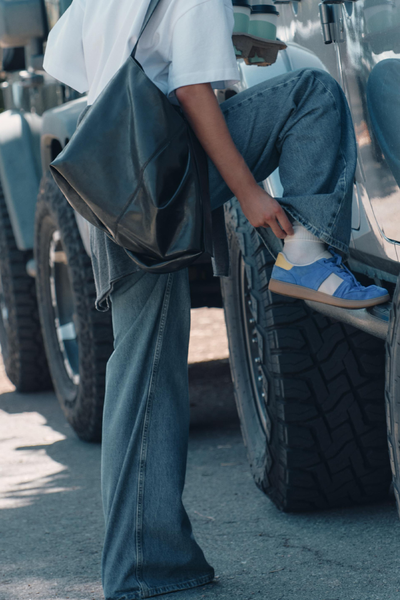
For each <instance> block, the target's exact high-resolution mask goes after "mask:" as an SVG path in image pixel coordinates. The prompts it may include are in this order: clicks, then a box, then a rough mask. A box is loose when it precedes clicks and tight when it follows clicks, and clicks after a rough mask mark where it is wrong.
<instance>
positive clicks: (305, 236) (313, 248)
mask: <svg viewBox="0 0 400 600" xmlns="http://www.w3.org/2000/svg"><path fill="white" fill-rule="evenodd" d="M293 229H294V235H288V236H286V238H285V241H284V245H283V253H284V255H285V256H286V258H287V260H288V261H289V262H291V263H292V264H294V265H298V266H299V265H308V264H310V263H313V262H315V261H316V260H318V259H320V258H322V257H323V256H325V257H326V258H329V257H330V256H331V254H330V253H329V252H328V251H327V249H326V245H325V243H324V242H321V240H320V239H318V238H317V236H316V235H314V234H313V233H311V231H308V229H306V228H305V227H303V225H301V224H300V223H299V222H298V221H295V222H294V223H293Z"/></svg>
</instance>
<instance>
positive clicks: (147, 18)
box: [131, 0, 161, 58]
mask: <svg viewBox="0 0 400 600" xmlns="http://www.w3.org/2000/svg"><path fill="white" fill-rule="evenodd" d="M160 1H161V0H150V4H149V7H148V9H147V12H146V14H145V16H144V19H143V25H142V28H141V30H140V33H139V35H138V39H137V41H136V44H135V46H134V48H133V50H132V52H131V56H132V58H135V54H136V50H137V47H138V43H139V40H140V38H141V36H142V33H143V31H144V30H145V29H146V27H147V24H148V22H149V21H150V19H151V17H152V16H153V13H154V11H155V10H156V8H157V6H158V5H159V4H160Z"/></svg>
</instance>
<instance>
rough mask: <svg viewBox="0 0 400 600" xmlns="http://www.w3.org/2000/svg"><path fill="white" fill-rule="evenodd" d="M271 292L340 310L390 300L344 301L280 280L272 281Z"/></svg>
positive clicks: (387, 298) (381, 298)
mask: <svg viewBox="0 0 400 600" xmlns="http://www.w3.org/2000/svg"><path fill="white" fill-rule="evenodd" d="M268 289H269V291H270V292H274V294H280V295H281V296H290V297H291V298H299V299H300V300H312V301H313V302H321V303H322V304H330V305H331V306H339V307H340V308H354V309H356V308H369V307H370V306H376V305H377V304H384V303H385V302H388V301H389V300H390V296H389V294H386V295H385V296H379V297H378V298H369V299H368V300H344V299H343V298H336V297H335V296H329V294H324V293H323V292H316V291H315V290H311V289H310V288H306V287H303V286H301V285H296V284H294V283H285V282H284V281H279V280H278V279H271V280H270V282H269V285H268Z"/></svg>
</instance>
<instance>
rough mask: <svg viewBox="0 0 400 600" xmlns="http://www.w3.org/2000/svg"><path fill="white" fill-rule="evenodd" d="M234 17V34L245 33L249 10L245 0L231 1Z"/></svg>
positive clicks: (248, 20) (247, 25) (247, 28)
mask: <svg viewBox="0 0 400 600" xmlns="http://www.w3.org/2000/svg"><path fill="white" fill-rule="evenodd" d="M232 4H233V14H234V17H235V25H234V28H233V32H234V33H247V32H248V30H249V22H250V14H251V8H250V4H249V3H248V1H247V0H232Z"/></svg>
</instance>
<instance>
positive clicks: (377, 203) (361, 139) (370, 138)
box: [277, 0, 400, 281]
mask: <svg viewBox="0 0 400 600" xmlns="http://www.w3.org/2000/svg"><path fill="white" fill-rule="evenodd" d="M397 1H398V0H397ZM368 3H369V4H368ZM372 4H374V8H376V7H379V6H382V5H384V4H385V2H384V0H373V1H371V0H359V1H358V2H345V3H344V4H338V5H331V6H334V8H335V19H336V21H337V23H336V25H337V27H338V29H339V30H340V36H339V37H340V40H341V41H338V42H337V43H332V44H329V45H325V44H324V41H323V38H322V31H321V22H320V17H319V12H318V4H317V2H315V0H302V1H301V2H292V3H291V4H284V5H280V13H281V14H280V24H279V27H278V33H277V35H278V37H279V38H280V39H282V40H283V41H284V42H286V43H288V44H291V43H295V44H298V45H299V46H300V47H302V48H305V49H307V50H308V51H309V52H311V53H313V54H315V56H317V57H318V58H319V59H320V60H321V61H322V63H323V64H324V67H325V68H326V69H327V70H328V71H329V73H330V74H331V75H332V76H333V77H335V79H336V80H337V81H338V82H339V83H340V84H341V86H342V88H343V90H344V92H345V94H346V96H347V99H348V102H349V106H350V110H351V112H352V117H353V122H354V127H355V133H356V138H357V145H358V153H359V156H358V165H357V171H356V186H355V193H354V199H353V219H352V241H351V252H350V256H351V257H350V265H351V267H352V268H353V269H354V270H356V271H358V272H363V273H365V274H366V275H368V276H371V274H373V273H375V276H376V277H377V276H378V274H379V275H380V278H381V279H384V280H390V281H394V280H395V279H396V276H397V275H398V273H399V264H398V260H399V245H398V242H399V241H400V226H399V223H400V189H399V186H398V183H397V182H396V179H395V177H394V174H393V172H392V170H391V168H390V166H389V164H388V161H387V160H386V158H385V156H384V154H383V152H382V149H381V147H380V145H379V142H378V139H377V136H376V133H375V131H374V128H373V126H372V122H371V121H372V120H371V102H369V103H368V101H367V95H368V85H369V84H368V82H369V81H370V79H369V78H370V76H371V73H372V71H373V69H374V67H375V66H376V65H377V64H378V63H379V62H381V61H384V60H387V59H393V58H397V59H399V58H400V54H399V52H400V27H397V38H396V36H394V35H393V20H392V21H390V22H389V21H388V23H387V24H388V27H389V25H390V27H389V29H390V30H391V34H392V35H391V37H390V40H389V41H387V40H386V35H387V30H385V28H384V27H383V29H382V27H381V30H379V31H375V34H374V35H373V36H371V27H372V26H371V21H370V19H369V17H368V10H369V9H370V8H371V5H372ZM388 4H390V5H392V4H393V3H388ZM385 6H386V5H385ZM390 10H392V9H390ZM396 11H397V12H396ZM399 12H400V7H399V5H398V6H397V9H395V13H394V14H397V15H398V14H399ZM374 14H375V13H374ZM396 18H398V22H399V25H400V16H398V17H396ZM394 29H395V28H394ZM396 39H398V40H399V42H398V44H397V46H396V43H395V41H394V40H396ZM390 46H392V48H393V49H392V50H389V48H390ZM297 66H301V65H299V64H298V65H297ZM399 68H400V61H399ZM398 91H399V92H400V89H399V90H398ZM377 108H379V107H377ZM369 109H370V110H369ZM399 117H400V106H399V103H398V102H397V103H395V102H393V104H392V114H391V115H388V118H392V120H393V125H395V123H400V121H399ZM399 139H400V136H399ZM393 152H397V157H398V156H399V147H397V148H395V149H393Z"/></svg>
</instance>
